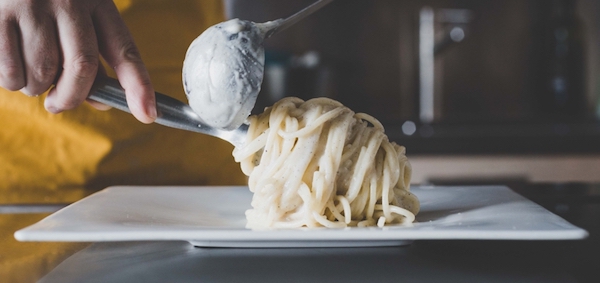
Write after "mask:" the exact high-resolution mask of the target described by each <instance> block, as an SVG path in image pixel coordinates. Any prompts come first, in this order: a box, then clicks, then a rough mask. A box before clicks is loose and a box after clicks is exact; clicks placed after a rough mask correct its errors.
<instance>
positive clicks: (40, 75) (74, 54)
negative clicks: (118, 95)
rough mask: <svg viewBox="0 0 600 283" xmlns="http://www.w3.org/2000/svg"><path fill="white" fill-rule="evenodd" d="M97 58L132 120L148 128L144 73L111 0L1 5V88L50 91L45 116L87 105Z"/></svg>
mask: <svg viewBox="0 0 600 283" xmlns="http://www.w3.org/2000/svg"><path fill="white" fill-rule="evenodd" d="M100 57H102V58H103V59H104V60H105V61H106V63H107V64H108V65H109V66H110V67H112V68H113V69H114V71H115V73H116V75H117V78H118V80H119V81H120V83H121V85H122V86H123V88H124V89H125V93H126V96H127V103H128V104H129V108H130V109H131V112H132V114H133V115H134V116H135V117H136V118H137V119H138V120H140V121H141V122H143V123H151V122H153V121H154V120H155V119H156V101H155V97H154V90H153V87H152V84H151V82H150V77H149V75H148V71H147V70H146V67H145V66H144V63H143V62H142V59H141V57H140V54H139V51H138V49H137V47H136V45H135V43H134V41H133V38H132V36H131V34H130V33H129V30H128V29H127V27H126V26H125V23H124V22H123V19H122V18H121V16H120V15H119V12H118V10H117V8H116V7H115V5H114V3H113V2H112V1H111V0H85V1H81V0H2V1H0V86H1V87H4V88H6V89H8V90H12V91H16V90H20V91H21V92H22V93H24V94H26V95H29V96H37V95H40V94H42V93H44V92H46V91H47V90H48V89H50V91H49V92H48V95H47V97H46V99H45V102H44V106H45V108H46V110H48V111H49V112H51V113H60V112H62V111H65V110H70V109H73V108H75V107H77V106H79V105H80V104H81V103H83V102H84V101H86V98H87V95H88V93H89V91H90V89H91V87H92V84H93V83H94V80H95V79H96V77H97V76H98V75H100V76H102V75H103V73H104V70H103V69H102V65H101V64H100ZM88 102H90V101H88ZM90 104H92V105H93V106H94V107H96V108H99V109H106V108H108V107H107V106H105V105H101V104H99V103H95V102H90Z"/></svg>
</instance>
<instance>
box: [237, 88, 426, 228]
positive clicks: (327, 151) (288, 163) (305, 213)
mask: <svg viewBox="0 0 600 283" xmlns="http://www.w3.org/2000/svg"><path fill="white" fill-rule="evenodd" d="M249 120H250V127H249V131H248V138H247V141H246V142H245V144H244V145H242V146H239V147H236V148H235V149H234V151H233V156H234V158H235V160H236V162H239V163H240V166H241V169H242V172H243V173H244V174H246V175H247V176H248V177H249V180H248V185H249V188H250V190H251V191H252V192H253V193H254V195H253V198H252V209H250V210H248V211H247V212H246V217H247V220H248V222H247V227H248V228H253V229H260V228H296V227H330V228H336V227H348V226H359V227H364V226H375V225H377V226H379V227H382V226H384V225H390V224H409V223H412V222H413V221H414V219H415V214H416V213H417V212H418V210H419V201H418V199H417V198H416V196H415V195H413V194H411V193H410V176H411V167H410V163H409V162H408V159H407V157H406V155H405V148H404V147H402V146H399V145H397V144H396V143H393V142H389V141H388V138H387V136H386V135H385V134H384V130H383V126H382V125H381V123H379V121H377V120H376V119H375V118H373V117H371V116H369V115H367V114H363V113H354V112H352V111H351V110H350V109H348V108H347V107H344V106H343V105H342V104H341V103H339V102H337V101H334V100H331V99H328V98H314V99H311V100H308V101H303V100H301V99H299V98H294V97H288V98H284V99H282V100H280V101H279V102H277V103H275V104H274V105H273V106H272V107H268V108H266V109H265V111H264V113H262V114H259V115H255V116H251V117H249Z"/></svg>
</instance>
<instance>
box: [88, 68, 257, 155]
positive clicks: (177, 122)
mask: <svg viewBox="0 0 600 283" xmlns="http://www.w3.org/2000/svg"><path fill="white" fill-rule="evenodd" d="M155 96H156V109H157V112H158V118H156V121H155V123H157V124H161V125H164V126H167V127H171V128H176V129H180V130H186V131H192V132H196V133H201V134H205V135H210V136H214V137H218V138H221V139H223V140H226V141H228V142H229V143H231V144H233V145H235V146H238V145H241V144H243V142H244V140H245V139H246V132H247V131H248V125H246V124H243V125H242V126H240V127H239V128H238V129H235V130H233V131H225V130H220V129H215V128H212V127H210V126H208V125H205V124H204V123H203V121H202V120H201V119H200V117H199V116H198V115H197V114H196V113H195V112H194V110H192V108H191V107H190V106H189V105H187V104H186V103H184V102H181V101H179V100H177V99H175V98H173V97H170V96H168V95H165V94H162V93H158V92H156V93H155ZM88 99H91V100H94V101H97V102H100V103H103V104H106V105H108V106H112V107H114V108H116V109H119V110H121V111H125V112H127V113H131V110H129V106H127V99H126V96H125V90H124V89H123V87H121V84H119V81H117V80H116V79H113V78H108V77H107V78H102V79H98V80H97V81H96V83H95V84H94V87H93V88H92V91H91V92H90V95H89V96H88Z"/></svg>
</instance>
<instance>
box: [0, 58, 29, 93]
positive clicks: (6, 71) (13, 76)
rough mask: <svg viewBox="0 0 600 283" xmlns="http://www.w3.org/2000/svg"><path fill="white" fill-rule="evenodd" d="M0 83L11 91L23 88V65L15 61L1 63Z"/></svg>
mask: <svg viewBox="0 0 600 283" xmlns="http://www.w3.org/2000/svg"><path fill="white" fill-rule="evenodd" d="M0 84H1V85H2V87H4V88H6V89H8V90H11V91H15V90H19V89H21V88H23V87H24V80H23V70H22V69H21V67H20V66H19V65H17V64H16V63H14V62H2V63H0Z"/></svg>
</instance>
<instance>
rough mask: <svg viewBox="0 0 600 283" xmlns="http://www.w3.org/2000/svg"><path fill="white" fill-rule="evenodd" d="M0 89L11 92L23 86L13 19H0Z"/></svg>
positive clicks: (20, 61)
mask: <svg viewBox="0 0 600 283" xmlns="http://www.w3.org/2000/svg"><path fill="white" fill-rule="evenodd" d="M0 50H2V52H0V87H3V88H6V89H8V90H11V91H15V90H19V89H21V88H23V87H24V86H25V73H24V69H23V61H22V59H21V47H20V45H19V32H18V26H17V24H16V21H15V20H14V19H0Z"/></svg>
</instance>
